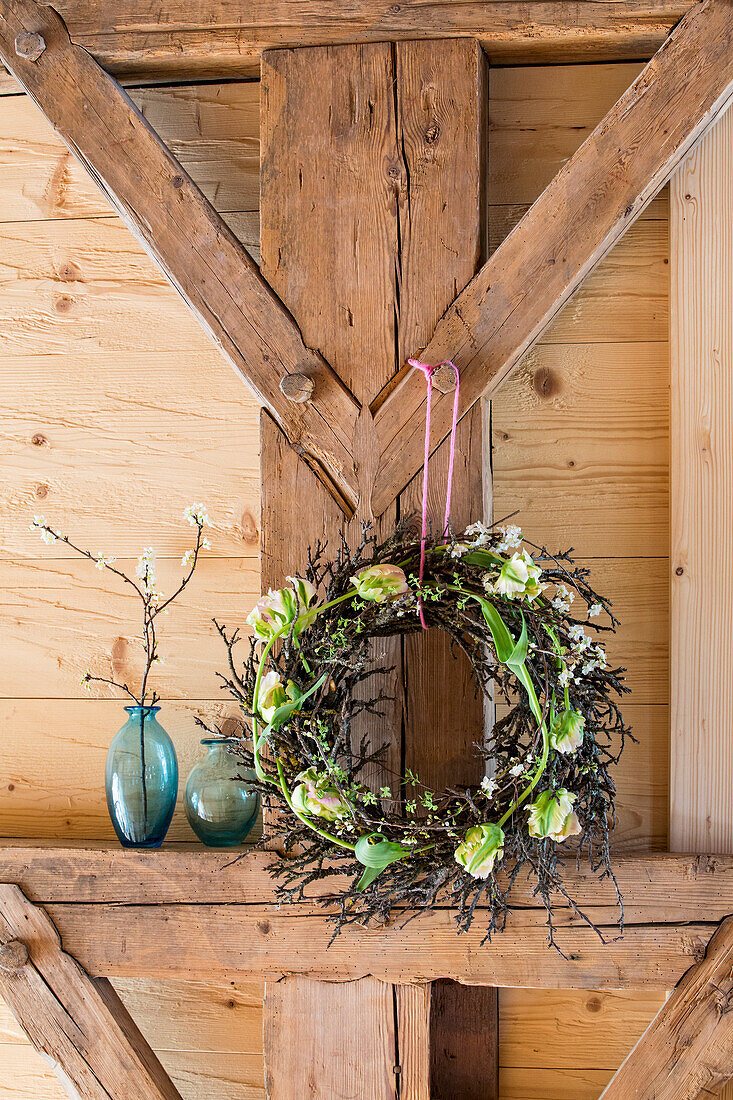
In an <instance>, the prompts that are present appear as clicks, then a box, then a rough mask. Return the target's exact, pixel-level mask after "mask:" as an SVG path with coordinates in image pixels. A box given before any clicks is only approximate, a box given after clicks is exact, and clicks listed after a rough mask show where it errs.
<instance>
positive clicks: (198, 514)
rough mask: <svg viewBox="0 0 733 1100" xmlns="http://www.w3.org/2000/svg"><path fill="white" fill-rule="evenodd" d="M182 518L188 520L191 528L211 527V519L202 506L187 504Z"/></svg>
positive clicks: (204, 506)
mask: <svg viewBox="0 0 733 1100" xmlns="http://www.w3.org/2000/svg"><path fill="white" fill-rule="evenodd" d="M183 518H184V519H186V520H188V522H189V523H190V524H191V526H192V527H210V526H211V519H210V517H209V513H208V512H207V510H206V505H204V504H189V506H188V508H185V509H184V511H183Z"/></svg>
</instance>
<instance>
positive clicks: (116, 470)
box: [0, 241, 260, 584]
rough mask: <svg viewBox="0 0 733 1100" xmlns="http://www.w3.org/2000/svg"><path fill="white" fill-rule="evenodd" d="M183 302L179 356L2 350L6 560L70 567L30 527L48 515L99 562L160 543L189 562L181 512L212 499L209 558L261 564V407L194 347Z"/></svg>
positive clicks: (2, 542)
mask: <svg viewBox="0 0 733 1100" xmlns="http://www.w3.org/2000/svg"><path fill="white" fill-rule="evenodd" d="M0 249H2V241H0ZM129 290H130V300H131V302H132V296H133V294H134V290H133V287H132V285H130V286H129ZM67 293H68V292H67ZM72 293H73V294H74V298H75V300H76V301H77V303H78V297H77V295H78V292H77V291H76V290H72ZM168 293H171V292H170V290H169V291H168ZM145 294H146V296H147V292H145ZM40 297H41V295H39V298H38V299H37V300H36V301H37V304H38V303H39V301H40ZM151 297H153V298H154V297H155V295H154V294H151ZM3 298H4V295H3V291H2V289H0V300H2V299H3ZM100 300H101V299H97V301H100ZM174 304H175V305H176V311H177V312H178V313H179V314H182V315H183V316H182V317H181V318H180V319H181V320H182V321H183V322H184V325H183V326H181V328H182V329H183V333H182V335H183V339H184V346H183V347H181V349H180V350H179V351H163V350H161V351H153V350H148V351H145V352H136V351H132V350H129V351H128V350H125V349H124V348H123V347H122V346H120V347H119V348H118V349H117V351H115V352H112V351H110V352H103V351H101V352H98V351H94V352H87V353H86V354H85V353H84V352H80V354H79V355H78V356H77V355H76V354H74V353H73V352H72V351H71V350H70V351H69V352H67V353H63V352H61V353H59V354H48V355H46V354H36V355H32V356H31V357H26V356H21V357H18V358H12V357H5V355H3V353H2V352H0V355H2V372H0V418H1V419H2V425H3V427H2V431H3V442H4V461H3V468H2V471H1V472H0V487H1V491H0V550H1V552H2V555H3V557H5V558H18V557H23V558H29V557H30V558H33V557H38V556H39V554H41V553H42V555H43V557H47V558H49V559H51V558H56V559H58V558H62V557H64V556H68V554H69V551H68V549H67V548H65V547H64V548H63V549H62V547H61V545H60V544H56V543H55V544H53V545H50V546H44V547H43V550H41V545H42V544H41V542H40V540H39V538H38V533H37V532H32V531H30V530H29V526H28V523H29V517H31V516H32V515H34V514H35V513H37V512H42V513H43V514H44V515H45V516H46V518H47V519H48V520H49V521H50V522H53V523H54V525H56V526H57V527H58V528H59V529H61V530H63V531H69V532H70V533H73V535H74V537H75V539H76V541H77V542H78V543H79V544H80V545H82V546H90V547H91V548H92V550H93V551H94V552H95V553H96V552H99V551H102V550H104V551H105V552H106V553H108V554H112V553H114V554H115V556H117V557H120V558H121V557H127V558H135V557H136V556H137V555H138V554H139V553H140V549H141V548H142V547H143V546H146V545H152V546H153V547H154V548H155V551H156V553H157V554H158V555H160V556H162V557H171V558H175V557H177V558H178V560H179V561H180V558H181V555H182V554H183V553H184V551H185V550H186V549H187V548H188V547H189V546H190V545H191V540H190V532H191V528H190V527H189V526H188V524H186V523H185V521H184V519H183V510H184V508H185V507H186V506H187V505H188V504H190V503H191V502H192V501H194V500H202V501H204V502H205V503H206V504H207V506H208V509H209V514H210V515H211V519H212V529H211V531H210V538H211V543H212V550H211V554H214V555H216V556H218V557H231V558H236V557H241V558H249V559H251V560H252V563H253V565H255V564H256V563H255V561H254V559H255V557H256V555H257V551H258V544H259V511H260V487H259V464H258V459H257V452H258V447H259V434H258V425H259V408H258V406H257V403H256V402H255V401H254V399H253V398H252V397H251V395H250V394H249V393H248V392H247V390H246V389H245V387H244V386H242V384H241V382H240V381H239V380H238V379H237V378H236V377H235V375H234V373H233V372H232V371H226V370H222V369H221V358H220V356H219V354H218V352H217V351H216V349H215V348H213V347H206V346H205V345H206V343H208V341H206V338H205V336H204V335H203V333H198V332H196V333H194V336H195V340H194V341H193V343H192V344H188V343H186V342H185V322H186V313H187V311H186V309H185V307H184V306H183V304H182V303H180V302H176V303H174ZM82 308H83V307H82ZM93 308H94V307H93V306H92V309H93ZM123 309H124V307H123V308H122V309H121V310H120V314H121V313H122V312H123ZM0 312H3V310H2V306H0ZM115 312H116V311H115ZM73 316H74V313H73V312H72V317H73ZM119 319H120V318H119V317H118V320H119ZM110 322H111V325H110V327H112V323H113V322H112V318H110ZM129 323H133V322H132V318H128V324H129ZM125 331H126V326H125V327H121V328H119V329H118V333H119V341H120V345H122V344H124V340H125ZM151 337H152V347H155V343H154V341H155V337H154V335H152V333H151ZM40 338H41V339H43V337H42V336H41V337H40ZM202 345H204V346H202ZM161 500H165V506H164V507H162V506H161ZM254 583H255V584H256V578H255V580H254Z"/></svg>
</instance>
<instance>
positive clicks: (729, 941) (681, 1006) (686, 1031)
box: [601, 917, 733, 1100]
mask: <svg viewBox="0 0 733 1100" xmlns="http://www.w3.org/2000/svg"><path fill="white" fill-rule="evenodd" d="M732 1000H733V917H729V918H728V919H727V920H725V921H723V923H722V924H721V926H720V928H719V929H718V931H717V932H716V933H715V935H714V936H713V938H712V939H711V941H710V943H709V945H708V949H707V954H706V956H705V958H704V959H703V960H702V961H701V962H699V963H698V964H697V965H696V966H694V967H692V969H691V970H689V971H688V972H687V974H685V976H684V978H683V979H682V981H681V982H680V983H679V985H678V986H677V988H676V989H675V990H674V991H673V992H672V994H671V995H670V997H669V998H668V1000H667V1002H666V1003H665V1004H664V1005H663V1006H662V1008H661V1009H660V1011H659V1013H658V1014H657V1016H655V1018H654V1019H653V1020H652V1022H651V1024H650V1025H649V1027H648V1028H647V1029H646V1031H645V1032H644V1034H643V1035H642V1037H641V1039H640V1040H639V1042H638V1043H637V1044H636V1046H635V1047H634V1049H633V1050H632V1051H631V1054H629V1056H628V1058H627V1059H626V1061H625V1062H623V1064H622V1065H621V1067H620V1068H619V1069H618V1070H617V1072H616V1073H615V1074H614V1076H613V1078H612V1079H611V1081H610V1083H609V1084H608V1085H607V1086H606V1088H605V1089H604V1090H603V1092H602V1093H601V1100H697V1097H698V1096H703V1095H704V1096H713V1095H717V1092H718V1089H719V1087H720V1086H721V1085H722V1084H724V1083H725V1082H726V1081H728V1080H730V1078H731V1077H733V1014H732V1013H731V1001H732Z"/></svg>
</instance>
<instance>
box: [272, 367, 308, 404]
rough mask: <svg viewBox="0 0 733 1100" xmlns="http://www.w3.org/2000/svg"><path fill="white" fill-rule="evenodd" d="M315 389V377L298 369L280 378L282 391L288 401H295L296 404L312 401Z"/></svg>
mask: <svg viewBox="0 0 733 1100" xmlns="http://www.w3.org/2000/svg"><path fill="white" fill-rule="evenodd" d="M314 389H315V382H314V381H313V379H312V378H309V377H308V375H307V374H302V373H301V372H300V371H297V370H296V371H293V372H292V373H291V374H286V375H285V377H284V378H281V379H280V391H281V392H282V393H283V394H284V396H285V397H287V399H288V401H294V402H295V403H296V405H303V404H304V403H305V402H306V401H310V399H311V397H312V396H313V390H314Z"/></svg>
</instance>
